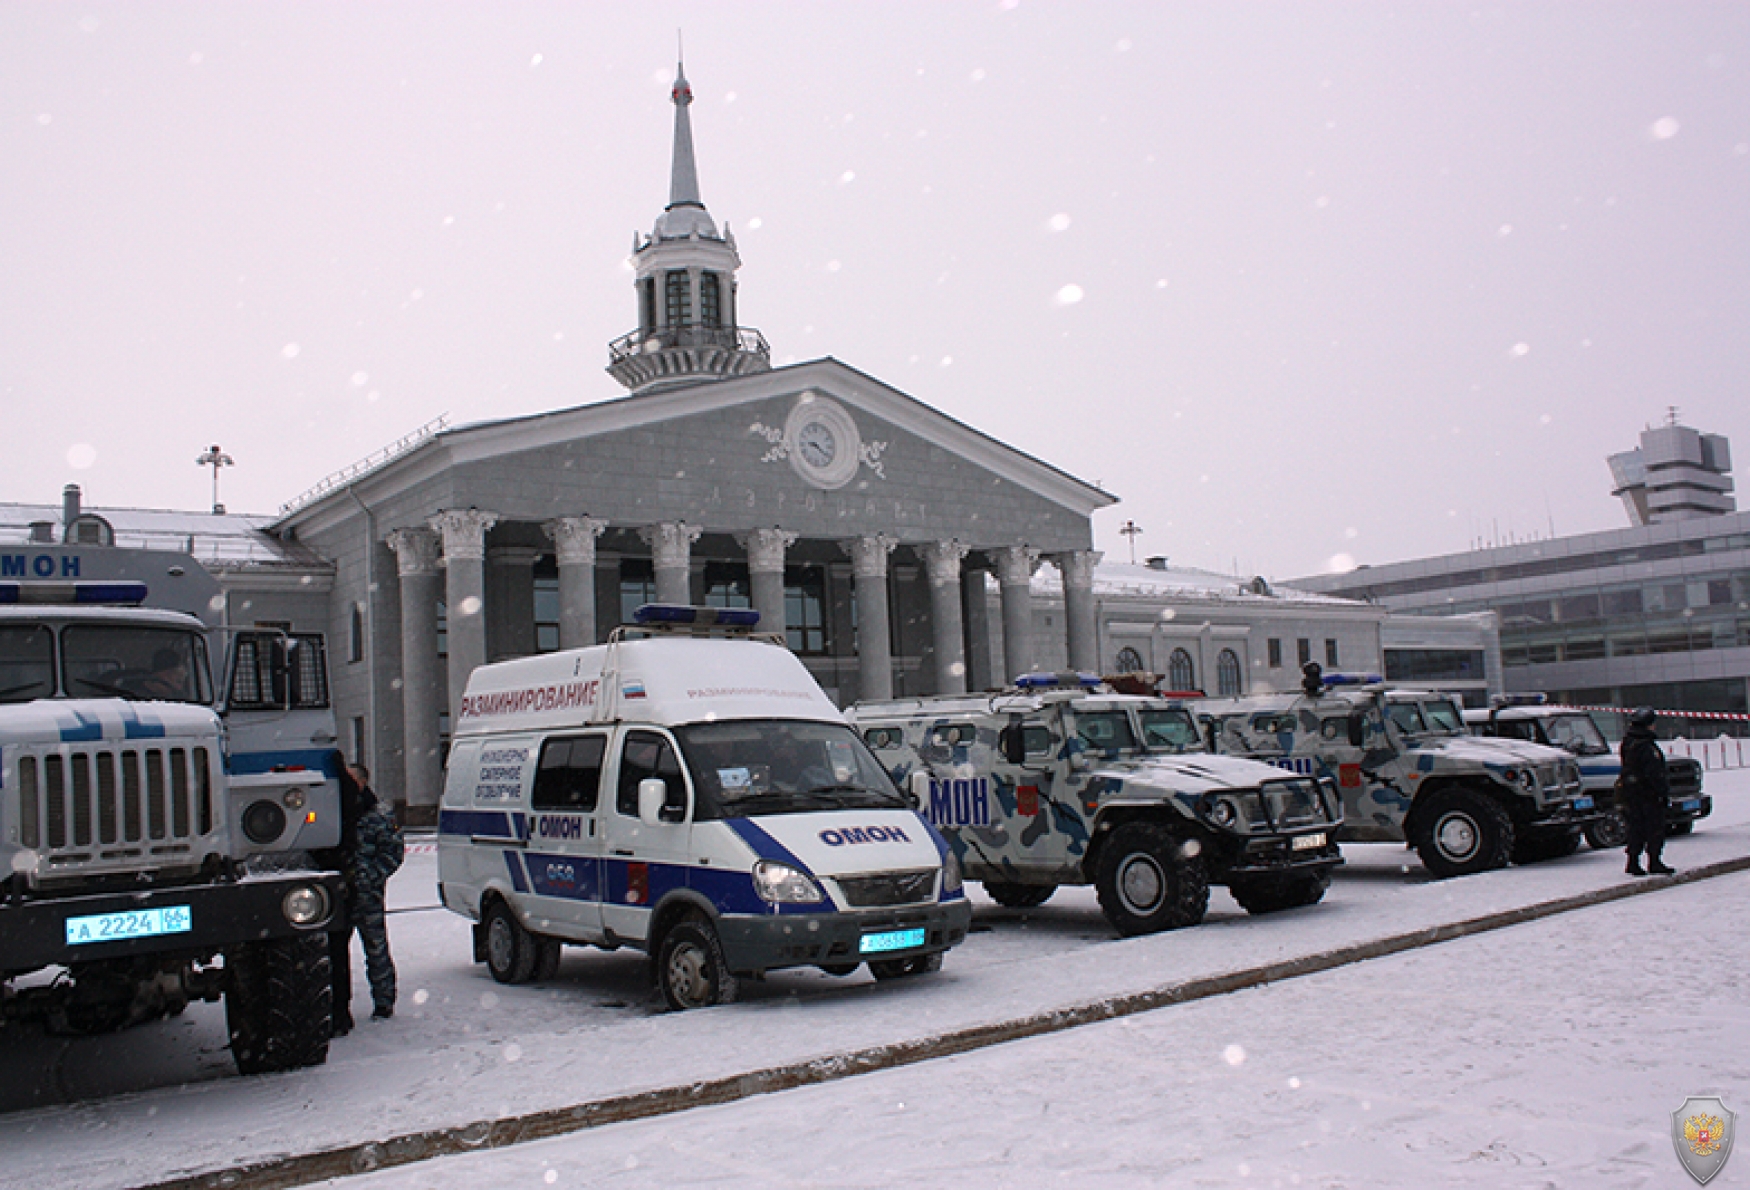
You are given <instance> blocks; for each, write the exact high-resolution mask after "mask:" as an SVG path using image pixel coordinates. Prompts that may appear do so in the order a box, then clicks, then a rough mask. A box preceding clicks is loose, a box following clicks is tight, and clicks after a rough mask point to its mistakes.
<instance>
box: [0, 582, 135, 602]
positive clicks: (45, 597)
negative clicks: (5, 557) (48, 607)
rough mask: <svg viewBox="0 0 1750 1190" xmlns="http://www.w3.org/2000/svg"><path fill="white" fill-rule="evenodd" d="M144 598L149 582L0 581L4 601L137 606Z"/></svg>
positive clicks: (0, 595)
mask: <svg viewBox="0 0 1750 1190" xmlns="http://www.w3.org/2000/svg"><path fill="white" fill-rule="evenodd" d="M144 602H146V584H145V583H135V582H115V583H99V582H73V583H0V603H15V604H16V603H28V604H68V603H75V604H85V605H92V604H106V605H111V606H113V605H115V604H123V605H126V606H131V607H137V606H139V605H140V604H142V603H144Z"/></svg>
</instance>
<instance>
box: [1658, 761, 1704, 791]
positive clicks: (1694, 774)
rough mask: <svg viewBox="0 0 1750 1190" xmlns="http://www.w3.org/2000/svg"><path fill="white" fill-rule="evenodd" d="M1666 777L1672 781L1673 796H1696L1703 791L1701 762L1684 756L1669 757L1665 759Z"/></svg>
mask: <svg viewBox="0 0 1750 1190" xmlns="http://www.w3.org/2000/svg"><path fill="white" fill-rule="evenodd" d="M1665 779H1666V781H1668V782H1669V783H1670V786H1671V796H1672V797H1675V798H1685V797H1694V796H1695V795H1696V794H1698V793H1700V792H1701V762H1700V761H1696V760H1691V759H1689V758H1688V757H1684V756H1678V757H1672V758H1669V759H1667V760H1666V761H1665Z"/></svg>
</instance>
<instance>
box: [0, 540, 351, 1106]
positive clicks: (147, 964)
mask: <svg viewBox="0 0 1750 1190" xmlns="http://www.w3.org/2000/svg"><path fill="white" fill-rule="evenodd" d="M0 574H3V575H15V576H19V577H17V579H16V580H15V581H14V580H12V579H4V580H0V872H4V873H5V876H4V879H3V883H0V1016H3V1018H4V1019H5V1020H7V1021H18V1020H36V1021H39V1022H41V1023H43V1024H45V1025H46V1026H47V1027H49V1028H50V1029H53V1030H57V1031H63V1032H71V1033H89V1032H103V1031H109V1030H113V1029H119V1028H122V1027H125V1026H128V1025H131V1024H138V1023H140V1022H143V1021H146V1020H151V1019H154V1018H157V1017H161V1016H164V1015H167V1014H174V1013H179V1012H181V1011H182V1010H183V1009H184V1008H185V1007H186V1006H187V1005H188V1004H189V1003H190V1002H191V1001H194V1000H206V1001H216V1000H218V999H220V998H223V999H224V1001H225V1006H226V1017H227V1023H228V1026H229V1032H230V1039H231V1049H232V1054H233V1057H234V1058H235V1060H236V1064H237V1067H238V1069H239V1070H240V1071H242V1072H243V1073H246V1074H248V1073H256V1072H263V1071H274V1070H284V1069H290V1068H293V1067H299V1066H309V1065H315V1064H318V1063H320V1062H322V1061H324V1060H325V1059H326V1057H327V1052H328V1035H329V1025H330V1018H329V1012H330V997H331V992H330V987H329V967H328V939H327V934H326V931H327V930H328V929H329V928H330V926H331V925H332V924H334V923H335V922H336V921H337V914H338V912H339V910H340V907H341V899H340V878H339V877H338V876H337V875H335V874H333V873H328V872H321V871H317V870H314V868H313V865H312V864H311V861H310V858H309V851H310V850H311V849H313V848H323V847H332V846H333V845H335V844H336V843H337V842H338V840H339V789H338V785H337V784H336V782H335V780H334V778H335V776H337V774H336V773H333V772H330V771H328V769H329V768H330V767H332V765H331V763H330V762H329V758H331V757H333V756H334V755H335V754H334V752H333V739H334V737H333V730H332V722H333V720H332V713H331V712H329V713H328V714H327V716H326V719H325V720H323V718H322V716H321V715H320V714H319V713H316V714H315V718H316V720H318V721H323V722H325V723H326V727H324V728H322V729H321V730H319V731H318V733H317V734H316V735H315V736H314V737H310V736H308V735H307V734H305V735H301V734H300V733H302V732H304V727H301V726H299V724H300V723H305V724H306V725H307V721H309V720H310V719H311V713H312V712H319V710H320V708H315V707H312V706H311V705H310V704H311V703H312V702H316V701H319V702H320V704H321V708H326V699H327V696H326V689H325V686H323V685H322V684H321V683H322V677H323V672H324V671H323V663H322V655H321V652H320V640H319V638H317V639H316V640H314V641H312V640H302V641H300V640H295V639H294V638H292V637H291V636H289V635H287V634H284V633H281V632H279V631H277V630H251V631H249V632H245V633H240V634H227V633H224V632H222V631H220V630H219V629H218V628H217V626H216V625H214V624H211V623H209V622H207V621H206V620H203V618H202V617H201V615H199V614H197V613H198V612H200V611H202V610H204V611H206V612H207V613H208V618H209V619H210V618H214V616H215V613H214V611H213V609H214V608H215V607H216V606H217V603H216V602H215V599H214V596H216V595H217V594H218V585H217V583H216V582H215V581H214V580H213V579H212V577H211V576H210V575H208V574H207V573H206V572H205V571H204V570H203V569H202V568H201V567H200V565H199V564H198V563H197V562H195V560H194V559H193V558H192V557H189V556H187V555H185V554H170V553H159V552H156V551H134V550H124V549H117V548H114V547H63V546H50V545H39V544H35V543H33V544H32V545H30V546H29V547H25V548H22V549H20V548H16V547H12V548H4V547H0ZM176 608H181V609H185V610H171V609H176ZM227 638H229V639H231V641H232V643H233V645H234V646H235V647H233V648H231V649H230V650H229V652H230V655H231V659H232V664H231V668H230V671H229V679H230V680H229V684H228V690H229V691H230V692H231V693H234V694H235V695H236V697H235V699H221V698H219V697H218V696H217V692H216V691H215V689H214V686H213V681H212V678H211V675H210V671H209V656H210V651H211V649H212V648H213V647H214V643H213V642H223V641H224V640H226V639H227ZM233 702H234V703H235V704H236V706H235V711H234V712H233V711H232V709H231V707H232V703H233ZM221 709H224V710H226V712H227V713H228V714H231V715H232V718H231V719H230V721H229V722H227V720H226V719H225V718H222V717H221ZM307 762H313V763H307Z"/></svg>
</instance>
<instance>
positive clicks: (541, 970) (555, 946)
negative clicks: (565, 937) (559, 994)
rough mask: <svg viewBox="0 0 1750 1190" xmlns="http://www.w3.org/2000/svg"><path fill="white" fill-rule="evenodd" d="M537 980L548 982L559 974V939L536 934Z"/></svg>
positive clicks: (537, 981) (535, 977)
mask: <svg viewBox="0 0 1750 1190" xmlns="http://www.w3.org/2000/svg"><path fill="white" fill-rule="evenodd" d="M534 937H535V976H534V979H535V982H536V983H546V982H547V981H548V980H550V979H552V978H553V977H554V976H556V975H558V974H559V955H560V952H561V950H562V949H563V947H562V945H561V943H560V941H559V939H557V938H547V937H543V936H541V935H535V936H534Z"/></svg>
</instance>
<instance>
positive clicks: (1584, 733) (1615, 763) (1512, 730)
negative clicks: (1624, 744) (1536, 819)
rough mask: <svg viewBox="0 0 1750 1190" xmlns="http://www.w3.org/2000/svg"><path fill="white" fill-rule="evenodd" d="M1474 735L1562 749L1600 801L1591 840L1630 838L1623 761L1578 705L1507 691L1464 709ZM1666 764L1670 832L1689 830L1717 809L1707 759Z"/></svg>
mask: <svg viewBox="0 0 1750 1190" xmlns="http://www.w3.org/2000/svg"><path fill="white" fill-rule="evenodd" d="M1464 721H1465V724H1466V725H1467V726H1468V727H1469V728H1470V730H1471V734H1472V735H1479V736H1492V737H1494V738H1496V739H1503V740H1530V741H1531V742H1532V743H1534V744H1547V745H1548V746H1549V747H1551V748H1561V749H1563V750H1564V751H1566V752H1568V753H1569V754H1570V755H1572V756H1573V757H1574V760H1575V763H1577V764H1578V765H1579V766H1580V783H1581V785H1582V786H1583V787H1584V788H1585V791H1586V793H1588V794H1590V795H1591V797H1592V800H1593V801H1594V803H1596V805H1597V807H1598V809H1599V811H1600V816H1599V817H1598V818H1597V819H1596V820H1595V821H1593V822H1592V823H1590V824H1589V825H1587V826H1586V828H1585V834H1586V841H1587V842H1588V843H1590V844H1592V846H1594V847H1597V848H1599V849H1601V850H1604V851H1613V850H1615V849H1616V848H1618V847H1621V846H1622V845H1623V843H1625V842H1626V841H1627V839H1628V825H1627V824H1626V823H1625V822H1623V818H1622V810H1621V807H1620V806H1619V805H1618V804H1617V793H1616V778H1617V777H1618V775H1620V774H1621V772H1622V760H1621V758H1620V757H1618V756H1617V754H1616V749H1615V748H1613V747H1611V746H1610V741H1609V740H1607V739H1605V738H1604V733H1603V732H1602V731H1600V730H1599V728H1598V724H1597V722H1596V721H1595V720H1594V719H1593V718H1592V716H1591V715H1589V714H1587V713H1586V712H1585V711H1583V710H1581V709H1580V708H1578V707H1562V706H1553V705H1546V704H1545V703H1544V701H1543V695H1541V694H1536V695H1516V694H1510V695H1506V696H1504V697H1502V698H1500V699H1497V700H1496V703H1495V705H1493V706H1491V707H1489V708H1488V709H1487V710H1482V709H1475V710H1469V711H1466V712H1465V713H1464ZM1665 769H1666V772H1667V774H1668V775H1669V777H1670V780H1671V801H1670V805H1669V807H1668V809H1667V810H1666V812H1665V833H1666V834H1667V835H1687V834H1688V833H1689V832H1690V831H1692V830H1694V829H1695V824H1696V821H1697V820H1698V819H1702V818H1706V817H1707V816H1708V815H1709V814H1712V813H1713V809H1714V799H1713V798H1711V797H1709V796H1708V795H1707V794H1704V793H1703V792H1702V791H1701V762H1700V761H1697V760H1692V759H1690V758H1689V757H1686V756H1670V757H1667V758H1666V760H1665Z"/></svg>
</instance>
